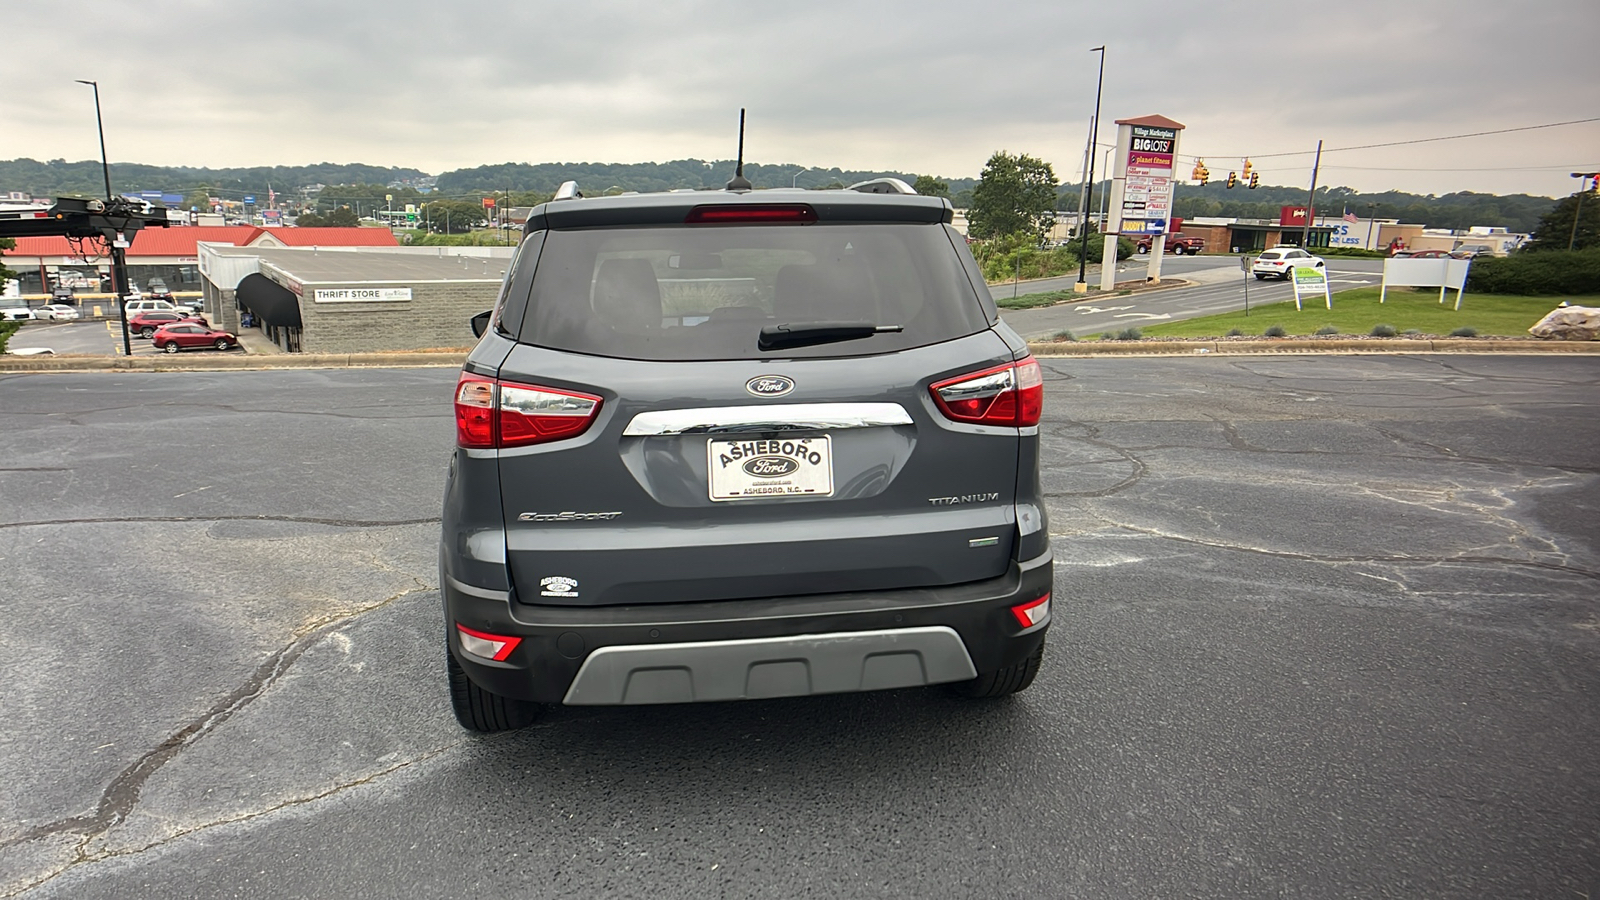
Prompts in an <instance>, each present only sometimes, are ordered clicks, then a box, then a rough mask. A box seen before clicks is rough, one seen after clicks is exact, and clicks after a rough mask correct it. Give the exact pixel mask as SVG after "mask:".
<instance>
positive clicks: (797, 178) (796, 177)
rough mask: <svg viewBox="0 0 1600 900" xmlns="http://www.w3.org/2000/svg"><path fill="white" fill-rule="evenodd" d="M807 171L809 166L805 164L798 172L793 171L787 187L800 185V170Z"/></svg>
mask: <svg viewBox="0 0 1600 900" xmlns="http://www.w3.org/2000/svg"><path fill="white" fill-rule="evenodd" d="M809 171H811V167H810V166H806V167H805V168H804V169H801V170H800V171H799V172H796V173H794V177H793V178H791V179H789V187H791V188H797V187H799V186H800V173H801V172H809Z"/></svg>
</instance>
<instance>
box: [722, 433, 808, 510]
mask: <svg viewBox="0 0 1600 900" xmlns="http://www.w3.org/2000/svg"><path fill="white" fill-rule="evenodd" d="M706 453H707V456H708V457H709V462H708V466H707V468H708V469H709V470H710V472H711V499H712V500H753V499H757V498H761V497H828V496H831V495H832V494H833V443H832V439H831V438H830V437H828V436H827V435H823V436H821V437H809V438H763V439H759V440H739V441H718V440H712V441H707V442H706Z"/></svg>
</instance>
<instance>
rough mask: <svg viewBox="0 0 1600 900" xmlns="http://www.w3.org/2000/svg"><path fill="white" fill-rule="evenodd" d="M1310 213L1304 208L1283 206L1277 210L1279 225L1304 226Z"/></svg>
mask: <svg viewBox="0 0 1600 900" xmlns="http://www.w3.org/2000/svg"><path fill="white" fill-rule="evenodd" d="M1310 213H1311V211H1310V210H1308V209H1306V208H1305V207H1304V206H1284V207H1279V209H1278V224H1279V225H1304V224H1306V216H1308V215H1310Z"/></svg>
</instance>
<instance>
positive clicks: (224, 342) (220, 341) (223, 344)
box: [213, 338, 233, 350]
mask: <svg viewBox="0 0 1600 900" xmlns="http://www.w3.org/2000/svg"><path fill="white" fill-rule="evenodd" d="M213 346H215V347H216V348H217V349H218V350H226V349H228V348H229V347H231V346H233V345H232V344H230V343H228V339H227V338H217V342H216V344H214V345H213Z"/></svg>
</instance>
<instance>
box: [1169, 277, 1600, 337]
mask: <svg viewBox="0 0 1600 900" xmlns="http://www.w3.org/2000/svg"><path fill="white" fill-rule="evenodd" d="M1455 299H1456V295H1455V292H1454V291H1451V292H1450V294H1449V296H1448V298H1447V299H1446V301H1445V302H1444V303H1440V302H1439V291H1438V290H1437V289H1433V288H1428V289H1423V290H1415V291H1414V290H1410V289H1407V288H1399V289H1395V288H1391V289H1390V290H1389V296H1388V301H1387V302H1385V303H1381V304H1380V303H1379V302H1378V289H1377V288H1356V289H1354V290H1349V291H1340V292H1339V293H1337V294H1334V295H1333V309H1331V310H1330V309H1328V308H1327V307H1325V306H1324V305H1323V304H1322V298H1320V297H1319V298H1317V299H1316V301H1315V302H1314V303H1307V304H1305V309H1303V310H1296V309H1295V308H1294V301H1293V300H1290V301H1287V302H1284V303H1270V304H1267V305H1265V306H1255V305H1252V306H1251V307H1250V315H1248V316H1246V315H1245V314H1244V310H1243V309H1242V308H1241V309H1240V311H1238V312H1233V313H1223V314H1222V315H1216V316H1205V317H1203V318H1197V319H1184V320H1183V321H1181V322H1172V323H1169V324H1160V325H1158V324H1153V323H1152V324H1146V323H1140V326H1139V327H1140V328H1141V329H1142V330H1143V331H1144V336H1145V337H1222V336H1223V335H1226V334H1227V333H1228V332H1229V331H1231V330H1233V329H1235V328H1237V329H1239V331H1240V332H1242V333H1243V334H1246V335H1257V336H1259V335H1260V334H1261V333H1262V332H1264V331H1266V330H1267V329H1268V328H1270V327H1271V326H1273V325H1278V326H1281V327H1282V328H1283V329H1284V330H1285V331H1286V332H1288V333H1289V334H1291V335H1310V334H1316V333H1317V331H1318V330H1320V329H1326V328H1328V327H1330V326H1331V327H1333V328H1336V329H1338V330H1339V333H1340V334H1369V333H1371V331H1372V329H1373V326H1375V325H1379V324H1383V325H1392V326H1394V328H1395V330H1396V331H1397V332H1400V333H1404V332H1406V331H1419V332H1422V333H1423V334H1438V335H1447V334H1449V333H1450V332H1452V331H1454V330H1456V329H1457V328H1461V327H1462V326H1468V327H1471V328H1474V329H1477V332H1478V334H1480V335H1491V334H1497V335H1509V336H1513V337H1527V336H1528V328H1529V327H1530V326H1531V325H1533V323H1535V322H1537V321H1539V320H1540V319H1542V318H1544V315H1545V314H1546V313H1548V312H1549V311H1550V310H1552V309H1554V308H1555V307H1556V305H1557V304H1559V303H1560V302H1561V301H1562V300H1566V301H1567V302H1568V303H1571V304H1572V305H1574V306H1595V305H1600V297H1593V296H1591V297H1512V296H1504V295H1492V294H1472V293H1468V294H1467V295H1466V296H1465V297H1464V298H1462V303H1461V309H1460V311H1457V310H1455V309H1453V307H1454V305H1455ZM1241 307H1242V304H1241ZM1324 333H1328V332H1326V331H1324Z"/></svg>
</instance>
